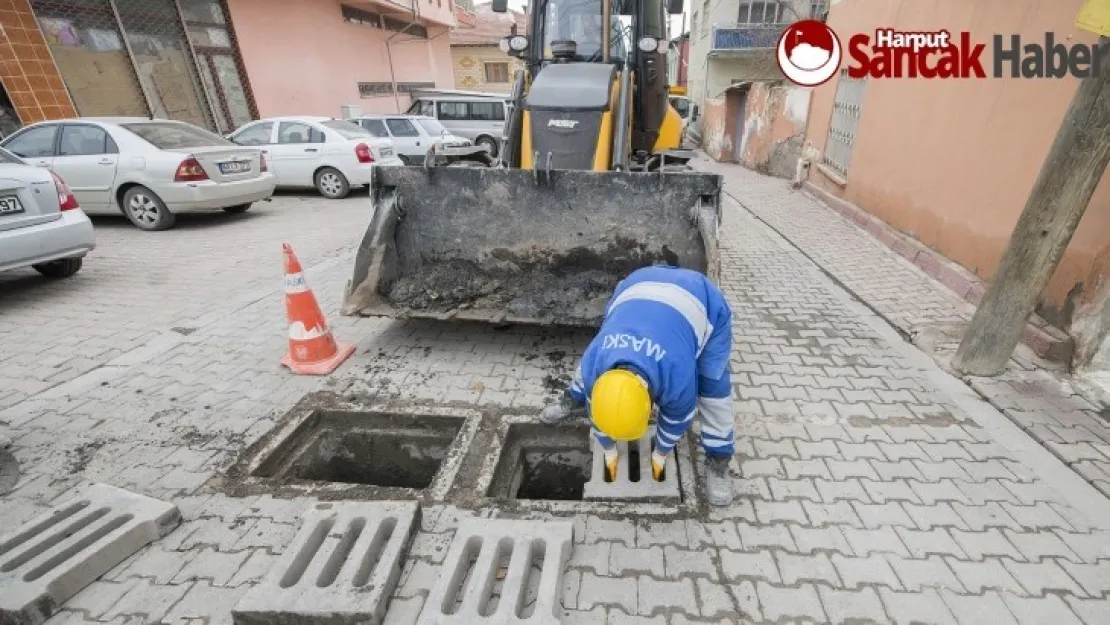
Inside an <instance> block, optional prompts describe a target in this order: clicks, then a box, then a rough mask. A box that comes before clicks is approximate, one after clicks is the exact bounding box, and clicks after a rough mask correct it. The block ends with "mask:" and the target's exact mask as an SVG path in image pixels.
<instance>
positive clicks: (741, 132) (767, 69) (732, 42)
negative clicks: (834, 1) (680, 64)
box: [687, 0, 828, 177]
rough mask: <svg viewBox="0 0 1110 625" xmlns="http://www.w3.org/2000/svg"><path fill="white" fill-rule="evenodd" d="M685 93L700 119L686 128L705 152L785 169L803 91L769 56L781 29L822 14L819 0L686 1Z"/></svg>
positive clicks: (795, 140)
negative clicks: (687, 52) (697, 107)
mask: <svg viewBox="0 0 1110 625" xmlns="http://www.w3.org/2000/svg"><path fill="white" fill-rule="evenodd" d="M692 3H693V4H692V5H691V7H690V11H691V14H690V58H689V62H688V64H687V65H688V67H687V73H688V95H689V96H690V97H691V98H692V99H693V100H694V101H695V102H698V103H699V105H700V106H701V110H702V118H701V119H700V120H698V122H697V124H696V128H695V129H694V132H693V133H692V134H693V135H694V137H695V138H696V139H697V140H698V141H699V142H700V145H701V146H702V148H703V149H705V151H706V152H707V153H708V154H709V155H710V156H711V157H713V158H715V159H717V160H721V161H726V162H735V163H741V164H743V165H745V166H747V167H751V168H753V169H757V170H760V171H764V172H767V173H771V174H774V175H778V176H785V177H789V176H792V175H793V173H794V169H795V164H796V163H797V159H798V157H799V156H800V154H801V149H802V144H803V136H804V132H805V123H806V113H807V111H808V108H809V91H810V90H808V89H801V88H798V87H794V86H793V85H791V84H789V83H788V82H787V81H785V80H784V77H783V75H782V72H781V71H780V70H779V68H778V63H777V62H776V61H775V46H776V45H777V44H778V40H779V37H780V36H781V34H782V32H783V30H784V29H785V28H786V27H787V26H788V25H790V24H791V23H793V22H796V21H798V20H801V19H822V18H823V16H824V14H825V12H826V11H827V8H828V2H827V1H826V0H777V1H776V0H765V1H762V0H761V1H749V0H744V1H739V0H722V1H721V2H717V1H715V0H692Z"/></svg>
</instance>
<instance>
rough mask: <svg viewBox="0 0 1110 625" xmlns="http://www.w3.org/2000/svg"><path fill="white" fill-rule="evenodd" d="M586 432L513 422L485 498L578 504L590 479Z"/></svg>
mask: <svg viewBox="0 0 1110 625" xmlns="http://www.w3.org/2000/svg"><path fill="white" fill-rule="evenodd" d="M592 458H593V456H592V454H591V452H590V429H589V426H585V427H573V426H572V427H564V426H560V427H558V428H552V427H551V426H546V425H539V424H529V423H514V424H512V425H510V426H509V432H508V436H507V437H506V438H505V445H504V447H503V449H502V452H501V458H500V460H499V461H498V463H497V468H496V469H495V471H494V476H493V480H492V482H491V484H490V488H489V493H488V494H489V495H490V496H492V497H504V498H509V499H540V500H556V501H581V500H582V497H583V494H584V492H585V488H586V482H587V481H589V479H590V468H591V462H592Z"/></svg>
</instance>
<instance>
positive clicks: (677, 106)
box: [671, 98, 690, 119]
mask: <svg viewBox="0 0 1110 625" xmlns="http://www.w3.org/2000/svg"><path fill="white" fill-rule="evenodd" d="M671 106H673V107H674V110H675V112H677V113H678V114H679V115H681V116H682V117H683V118H684V119H685V117H686V114H687V113H689V112H690V101H689V100H687V99H686V98H671Z"/></svg>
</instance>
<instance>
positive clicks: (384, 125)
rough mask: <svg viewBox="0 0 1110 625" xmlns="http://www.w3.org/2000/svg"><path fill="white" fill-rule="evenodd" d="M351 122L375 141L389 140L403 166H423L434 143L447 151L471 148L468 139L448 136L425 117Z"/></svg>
mask: <svg viewBox="0 0 1110 625" xmlns="http://www.w3.org/2000/svg"><path fill="white" fill-rule="evenodd" d="M351 121H353V122H355V123H357V124H358V125H360V126H362V127H363V128H365V129H366V130H368V131H370V134H372V135H374V136H375V137H382V138H385V139H392V140H393V144H394V145H395V146H396V147H397V154H398V155H399V156H400V157H401V160H403V161H405V164H406V165H418V164H420V163H423V162H424V155H425V154H427V153H428V149H429V148H431V146H432V144H434V143H438V142H442V143H443V145H444V147H449V148H461V147H467V146H470V145H474V142H473V141H471V140H470V139H465V138H463V137H460V136H457V135H453V134H451V131H450V130H447V127H446V126H444V125H443V124H441V123H439V120H438V119H435V118H432V117H428V116H426V115H363V116H361V117H356V118H355V119H353V120H351Z"/></svg>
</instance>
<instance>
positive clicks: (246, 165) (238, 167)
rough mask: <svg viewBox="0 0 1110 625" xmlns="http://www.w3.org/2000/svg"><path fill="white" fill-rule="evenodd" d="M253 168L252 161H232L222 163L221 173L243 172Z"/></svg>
mask: <svg viewBox="0 0 1110 625" xmlns="http://www.w3.org/2000/svg"><path fill="white" fill-rule="evenodd" d="M250 170H251V163H250V161H235V162H232V163H220V173H221V174H241V173H243V172H247V171H250Z"/></svg>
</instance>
